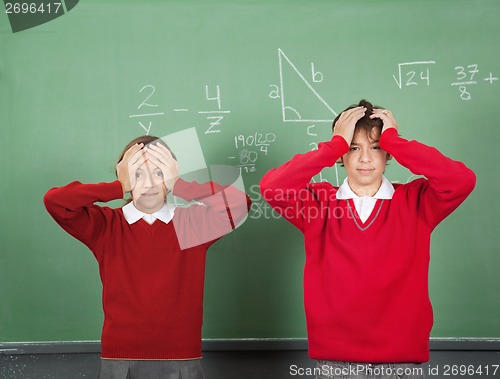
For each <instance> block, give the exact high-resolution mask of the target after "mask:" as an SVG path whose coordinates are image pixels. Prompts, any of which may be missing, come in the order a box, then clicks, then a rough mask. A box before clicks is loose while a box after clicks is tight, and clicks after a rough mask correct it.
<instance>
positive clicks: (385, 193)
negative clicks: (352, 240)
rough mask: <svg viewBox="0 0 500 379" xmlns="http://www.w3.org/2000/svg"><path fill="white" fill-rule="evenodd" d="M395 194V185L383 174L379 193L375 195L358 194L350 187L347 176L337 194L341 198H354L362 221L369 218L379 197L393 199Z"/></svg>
mask: <svg viewBox="0 0 500 379" xmlns="http://www.w3.org/2000/svg"><path fill="white" fill-rule="evenodd" d="M393 194H394V187H393V186H392V184H391V182H390V181H389V179H387V178H386V177H385V176H382V184H381V185H380V188H379V189H378V191H377V193H376V194H375V195H373V196H358V195H356V194H355V193H354V192H353V190H352V189H351V187H349V182H348V181H347V178H345V179H344V182H343V183H342V185H341V186H340V187H339V189H338V191H337V195H336V196H337V199H339V200H347V199H352V200H353V202H354V206H355V207H356V212H358V216H359V218H360V219H361V221H362V222H365V221H366V220H368V217H370V214H371V213H372V211H373V208H374V207H375V203H376V202H377V199H392V195H393Z"/></svg>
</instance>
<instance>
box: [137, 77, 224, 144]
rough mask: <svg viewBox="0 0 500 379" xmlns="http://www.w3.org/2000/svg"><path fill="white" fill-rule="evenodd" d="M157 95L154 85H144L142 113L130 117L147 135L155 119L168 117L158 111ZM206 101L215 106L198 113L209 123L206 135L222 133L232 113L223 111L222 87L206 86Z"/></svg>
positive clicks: (140, 91)
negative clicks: (225, 119)
mask: <svg viewBox="0 0 500 379" xmlns="http://www.w3.org/2000/svg"><path fill="white" fill-rule="evenodd" d="M155 93H156V87H155V86H154V85H152V84H146V85H144V86H143V87H142V88H141V89H140V90H139V94H140V96H141V97H140V99H141V101H140V103H139V105H138V107H137V110H140V111H141V112H139V113H134V114H131V115H129V118H132V119H135V120H137V122H138V126H140V127H141V128H142V129H143V130H144V131H145V132H146V135H149V133H150V132H151V128H152V126H153V120H154V118H157V117H162V116H163V117H166V116H167V115H166V113H165V112H160V111H157V108H158V104H157V102H156V99H155V97H156V96H155ZM205 100H207V102H209V104H210V105H214V106H211V107H208V108H209V109H206V110H201V111H197V113H198V114H199V115H202V116H203V117H205V119H206V120H207V121H208V122H207V124H205V126H204V127H205V128H206V129H205V131H204V134H212V133H220V132H221V131H222V120H223V119H224V115H226V114H229V113H231V111H229V110H223V109H222V97H221V89H220V86H219V85H216V86H215V88H210V87H209V86H208V85H205ZM172 112H174V113H181V112H185V113H187V112H189V108H173V109H172Z"/></svg>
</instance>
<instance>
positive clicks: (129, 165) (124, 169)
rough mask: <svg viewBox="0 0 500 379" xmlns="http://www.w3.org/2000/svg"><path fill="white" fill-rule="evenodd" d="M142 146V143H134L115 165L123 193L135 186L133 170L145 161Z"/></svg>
mask: <svg viewBox="0 0 500 379" xmlns="http://www.w3.org/2000/svg"><path fill="white" fill-rule="evenodd" d="M143 146H144V144H143V143H140V144H137V143H136V144H135V145H134V146H132V147H131V148H130V149H128V150H127V151H126V152H125V154H124V155H123V158H122V160H121V161H120V162H118V164H117V165H116V175H117V176H118V180H119V181H120V183H121V184H122V188H123V193H124V194H125V193H127V192H130V191H132V189H133V188H134V187H135V172H136V171H137V169H138V168H139V167H141V166H142V165H143V164H144V162H145V161H146V158H145V157H144V150H142V148H143Z"/></svg>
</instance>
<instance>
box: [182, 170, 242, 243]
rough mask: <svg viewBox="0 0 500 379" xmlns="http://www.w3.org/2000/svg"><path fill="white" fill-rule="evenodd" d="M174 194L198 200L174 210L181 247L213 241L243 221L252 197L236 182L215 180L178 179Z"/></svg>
mask: <svg viewBox="0 0 500 379" xmlns="http://www.w3.org/2000/svg"><path fill="white" fill-rule="evenodd" d="M173 195H174V196H178V197H181V198H183V199H184V200H187V201H193V200H195V201H197V202H199V203H201V204H199V205H196V204H195V205H191V206H189V207H187V208H184V209H182V210H181V211H180V212H177V211H176V214H178V215H179V216H178V217H175V218H174V226H175V229H176V233H177V237H178V239H179V244H180V246H181V248H182V249H186V248H189V247H193V246H198V245H201V244H203V243H207V242H214V241H215V240H217V239H219V238H220V237H222V236H224V235H225V234H227V233H229V232H231V231H232V230H233V229H235V228H236V227H238V226H239V225H240V224H241V223H243V221H245V219H246V216H247V214H248V210H249V209H250V205H251V200H250V198H249V197H248V196H247V195H246V194H245V193H244V192H242V191H240V190H239V189H237V188H236V187H235V186H232V185H229V186H222V185H220V184H218V183H215V182H207V183H202V184H200V183H197V182H187V181H185V180H183V179H178V180H177V182H176V183H175V186H174V190H173Z"/></svg>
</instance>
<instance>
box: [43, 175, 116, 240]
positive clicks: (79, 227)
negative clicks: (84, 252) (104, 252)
mask: <svg viewBox="0 0 500 379" xmlns="http://www.w3.org/2000/svg"><path fill="white" fill-rule="evenodd" d="M122 198H123V190H122V185H121V183H120V182H119V181H118V180H116V181H114V182H111V183H98V184H82V183H80V182H72V183H69V184H68V185H66V186H63V187H58V188H52V189H50V190H49V191H48V192H47V193H46V194H45V196H44V198H43V201H44V204H45V208H46V209H47V211H48V212H49V214H50V215H51V216H52V218H53V219H54V220H55V221H56V222H57V223H58V224H59V225H60V226H61V227H62V228H63V229H64V230H65V231H66V232H68V233H69V234H71V235H72V236H73V237H75V238H76V239H78V240H79V241H81V242H83V243H84V244H85V245H87V246H88V247H89V248H90V249H93V246H94V244H95V242H96V241H97V240H98V239H99V237H100V236H101V234H102V233H103V232H104V229H105V226H106V217H105V212H104V210H103V208H102V207H99V206H98V205H95V204H94V203H96V202H108V201H111V200H115V199H122Z"/></svg>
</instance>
